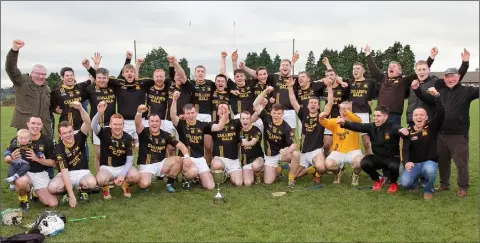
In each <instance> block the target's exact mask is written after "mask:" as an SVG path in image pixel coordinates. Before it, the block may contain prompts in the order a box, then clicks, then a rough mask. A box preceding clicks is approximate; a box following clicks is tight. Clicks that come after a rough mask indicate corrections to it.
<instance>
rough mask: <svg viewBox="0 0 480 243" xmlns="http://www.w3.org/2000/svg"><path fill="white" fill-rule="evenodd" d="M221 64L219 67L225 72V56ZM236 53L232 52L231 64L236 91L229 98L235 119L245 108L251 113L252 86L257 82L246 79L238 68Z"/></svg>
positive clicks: (253, 98)
mask: <svg viewBox="0 0 480 243" xmlns="http://www.w3.org/2000/svg"><path fill="white" fill-rule="evenodd" d="M222 58H223V60H222V64H223V66H222V67H221V68H220V70H221V72H222V73H223V74H225V57H224V56H222ZM237 60H238V53H237V51H234V52H233V53H232V66H233V70H234V71H233V76H234V80H235V84H236V85H237V90H238V92H236V93H233V94H234V95H232V96H231V98H230V105H231V106H232V111H233V115H234V118H235V119H239V118H240V113H242V111H244V110H246V111H248V112H249V113H253V101H254V100H255V97H256V96H255V94H254V92H253V91H254V87H255V84H257V80H254V79H247V78H246V75H245V71H243V70H242V69H238V67H237Z"/></svg>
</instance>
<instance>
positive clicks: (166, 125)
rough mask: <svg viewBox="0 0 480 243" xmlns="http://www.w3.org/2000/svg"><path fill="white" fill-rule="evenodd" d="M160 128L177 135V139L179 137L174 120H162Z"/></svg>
mask: <svg viewBox="0 0 480 243" xmlns="http://www.w3.org/2000/svg"><path fill="white" fill-rule="evenodd" d="M160 129H162V130H163V131H165V132H168V133H170V134H172V135H173V136H175V137H176V138H177V140H178V139H179V138H178V132H177V129H175V127H174V126H173V123H172V121H169V120H162V122H161V124H160Z"/></svg>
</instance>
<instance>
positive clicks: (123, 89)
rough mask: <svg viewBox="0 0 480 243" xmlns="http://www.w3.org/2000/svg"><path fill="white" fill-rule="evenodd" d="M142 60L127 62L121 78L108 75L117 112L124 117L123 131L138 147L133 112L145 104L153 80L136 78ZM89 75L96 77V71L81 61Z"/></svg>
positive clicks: (87, 63)
mask: <svg viewBox="0 0 480 243" xmlns="http://www.w3.org/2000/svg"><path fill="white" fill-rule="evenodd" d="M143 62H144V59H143V58H139V59H138V60H137V67H134V66H133V65H131V64H127V65H125V66H123V68H122V74H121V78H117V77H109V80H108V84H109V85H110V86H113V87H115V95H116V97H117V107H118V113H120V115H122V116H123V118H124V122H125V125H124V128H123V129H124V131H125V132H126V133H128V134H129V135H130V136H132V138H133V140H134V142H135V146H137V147H138V139H137V133H136V131H135V114H136V113H137V107H138V106H139V105H141V104H145V96H146V93H147V91H148V90H149V89H150V87H152V86H153V84H154V81H153V79H151V78H142V79H138V78H137V76H138V74H137V69H138V68H139V66H140V65H141V64H142V63H143ZM83 65H84V67H85V68H86V69H87V70H88V72H89V73H90V75H92V76H93V77H96V71H95V69H93V68H92V67H90V64H89V62H88V61H87V62H85V63H83ZM144 122H145V121H144Z"/></svg>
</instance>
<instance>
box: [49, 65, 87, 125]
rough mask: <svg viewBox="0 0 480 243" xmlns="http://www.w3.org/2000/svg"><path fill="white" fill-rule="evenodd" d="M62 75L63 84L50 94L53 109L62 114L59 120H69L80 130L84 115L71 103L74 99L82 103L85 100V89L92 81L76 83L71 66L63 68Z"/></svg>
mask: <svg viewBox="0 0 480 243" xmlns="http://www.w3.org/2000/svg"><path fill="white" fill-rule="evenodd" d="M60 76H61V78H62V85H61V86H60V87H58V88H56V89H55V90H53V91H52V93H51V95H50V100H51V109H52V111H55V112H57V113H58V114H60V119H59V122H62V121H68V122H70V124H72V125H73V129H74V130H75V131H78V130H79V129H80V127H81V126H82V124H83V121H82V117H81V116H80V112H79V111H78V110H76V109H73V108H72V107H71V106H70V104H71V103H72V102H74V101H79V102H80V103H82V102H83V101H84V100H85V89H86V88H87V87H88V86H89V85H90V84H91V83H92V81H91V80H87V81H85V82H81V83H75V74H74V72H73V69H72V68H70V67H64V68H62V70H60Z"/></svg>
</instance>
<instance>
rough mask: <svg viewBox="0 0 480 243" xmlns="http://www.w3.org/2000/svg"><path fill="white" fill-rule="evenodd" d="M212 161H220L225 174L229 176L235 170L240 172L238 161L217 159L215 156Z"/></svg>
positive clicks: (223, 158)
mask: <svg viewBox="0 0 480 243" xmlns="http://www.w3.org/2000/svg"><path fill="white" fill-rule="evenodd" d="M213 159H219V160H220V161H222V162H223V164H224V167H225V171H226V172H227V174H230V173H232V172H234V171H237V170H242V167H241V165H240V160H239V159H229V158H225V157H219V156H215V158H213Z"/></svg>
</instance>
